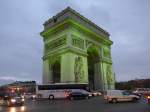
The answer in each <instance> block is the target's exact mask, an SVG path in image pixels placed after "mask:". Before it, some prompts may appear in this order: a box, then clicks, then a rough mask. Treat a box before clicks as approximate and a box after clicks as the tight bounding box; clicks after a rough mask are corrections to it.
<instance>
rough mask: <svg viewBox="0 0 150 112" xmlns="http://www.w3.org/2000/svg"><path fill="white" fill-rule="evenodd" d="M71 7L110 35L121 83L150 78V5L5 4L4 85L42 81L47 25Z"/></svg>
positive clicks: (141, 1) (1, 37) (0, 61)
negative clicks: (44, 36) (45, 24)
mask: <svg viewBox="0 0 150 112" xmlns="http://www.w3.org/2000/svg"><path fill="white" fill-rule="evenodd" d="M68 6H70V7H71V8H73V9H74V10H76V11H77V12H79V13H80V14H81V15H83V16H84V17H86V18H88V19H89V20H91V21H92V22H94V23H95V24H97V25H98V26H100V27H101V28H103V29H104V30H106V31H108V32H109V33H110V39H111V40H112V41H113V42H114V44H113V45H112V49H111V53H112V61H113V70H114V73H115V75H116V80H117V81H126V80H131V79H140V78H150V58H149V57H150V45H149V42H150V13H149V11H150V1H149V0H124V1H123V0H88V1H87V0H0V80H3V81H6V82H7V81H8V80H21V81H25V80H36V81H37V82H38V83H41V80H42V59H41V57H42V55H43V40H42V37H41V36H40V35H39V33H40V32H41V31H42V30H43V23H44V22H45V21H46V20H48V19H49V18H51V17H52V16H54V15H56V14H57V13H58V12H60V11H61V10H63V9H65V8H66V7H68Z"/></svg>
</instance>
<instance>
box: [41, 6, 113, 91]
mask: <svg viewBox="0 0 150 112" xmlns="http://www.w3.org/2000/svg"><path fill="white" fill-rule="evenodd" d="M40 34H41V36H42V37H43V41H44V53H43V54H44V55H43V84H49V83H86V84H88V85H89V88H90V89H91V90H106V89H114V82H115V80H114V75H113V70H112V59H111V45H112V43H113V42H112V41H111V40H110V39H109V33H108V32H106V31H105V30H103V29H102V28H100V27H99V26H97V25H96V24H94V23H92V22H91V21H90V20H88V19H86V18H85V17H83V16H82V15H80V14H79V13H78V12H76V11H75V10H73V9H71V8H70V7H67V8H66V9H64V10H63V11H61V12H60V13H58V14H57V15H55V16H53V17H52V18H50V19H49V20H47V21H46V22H45V23H44V30H43V31H42V32H41V33H40Z"/></svg>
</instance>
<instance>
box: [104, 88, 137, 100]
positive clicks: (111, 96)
mask: <svg viewBox="0 0 150 112" xmlns="http://www.w3.org/2000/svg"><path fill="white" fill-rule="evenodd" d="M139 99H140V97H139V96H137V95H133V94H130V93H128V92H127V91H123V90H107V91H106V92H105V95H104V100H106V101H107V102H112V103H117V102H122V101H133V102H136V101H138V100H139Z"/></svg>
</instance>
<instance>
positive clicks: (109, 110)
mask: <svg viewBox="0 0 150 112" xmlns="http://www.w3.org/2000/svg"><path fill="white" fill-rule="evenodd" d="M0 112H150V105H148V104H147V102H146V99H144V98H142V99H141V100H140V101H139V102H137V103H132V102H126V103H117V104H107V103H105V102H104V100H103V98H102V97H95V98H91V99H89V100H74V101H69V100H53V101H49V100H38V101H31V100H30V101H26V103H25V105H24V106H18V107H4V106H0Z"/></svg>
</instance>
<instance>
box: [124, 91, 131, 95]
mask: <svg viewBox="0 0 150 112" xmlns="http://www.w3.org/2000/svg"><path fill="white" fill-rule="evenodd" d="M122 94H123V95H130V93H129V92H127V91H123V92H122Z"/></svg>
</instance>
